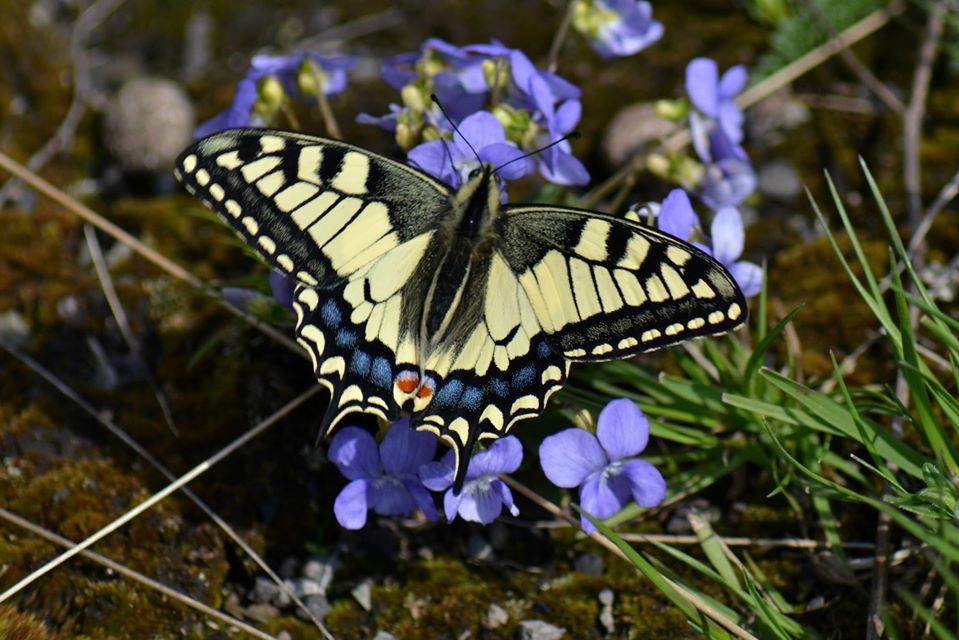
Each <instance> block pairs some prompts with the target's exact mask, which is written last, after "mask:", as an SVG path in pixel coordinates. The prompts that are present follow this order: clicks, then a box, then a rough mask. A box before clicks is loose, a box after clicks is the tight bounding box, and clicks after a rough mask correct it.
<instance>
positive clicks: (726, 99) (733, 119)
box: [686, 58, 746, 143]
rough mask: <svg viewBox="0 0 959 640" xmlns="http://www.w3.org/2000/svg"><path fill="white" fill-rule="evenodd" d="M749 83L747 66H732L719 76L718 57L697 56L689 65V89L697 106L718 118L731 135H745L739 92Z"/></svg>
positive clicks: (735, 138)
mask: <svg viewBox="0 0 959 640" xmlns="http://www.w3.org/2000/svg"><path fill="white" fill-rule="evenodd" d="M744 86H746V68H745V67H744V66H742V65H736V66H735V67H730V68H729V69H727V70H726V72H725V73H724V74H723V75H722V78H720V77H719V67H718V66H717V65H716V61H715V60H710V59H709V58H695V59H693V60H692V61H690V63H689V64H688V65H687V66H686V93H688V94H689V98H690V100H692V101H693V104H694V105H696V108H697V109H699V110H700V111H702V112H703V113H704V114H706V115H707V116H709V117H710V118H713V119H714V120H716V121H718V122H719V126H721V127H722V128H723V131H725V133H726V135H727V136H728V137H729V139H730V140H731V141H733V142H735V143H738V142H741V141H742V139H743V112H742V109H740V108H739V105H737V104H736V96H737V95H738V94H739V92H740V91H742V90H743V87H744Z"/></svg>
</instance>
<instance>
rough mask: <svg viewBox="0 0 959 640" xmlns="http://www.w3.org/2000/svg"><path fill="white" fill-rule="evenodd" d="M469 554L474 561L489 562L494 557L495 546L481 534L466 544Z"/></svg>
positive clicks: (471, 538) (472, 537)
mask: <svg viewBox="0 0 959 640" xmlns="http://www.w3.org/2000/svg"><path fill="white" fill-rule="evenodd" d="M466 546H467V553H468V554H469V557H470V558H471V559H473V560H488V559H490V558H491V557H492V555H493V545H491V544H490V543H489V541H488V540H486V538H484V537H483V536H481V535H479V534H475V533H474V534H473V535H471V536H470V537H469V540H468V541H467V543H466Z"/></svg>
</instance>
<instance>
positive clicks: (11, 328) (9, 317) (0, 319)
mask: <svg viewBox="0 0 959 640" xmlns="http://www.w3.org/2000/svg"><path fill="white" fill-rule="evenodd" d="M117 244H119V243H117ZM0 337H2V338H3V339H4V340H6V341H7V342H10V343H12V344H13V345H15V346H22V345H24V344H26V343H27V341H28V340H29V339H30V328H29V327H28V326H27V322H26V320H24V318H23V314H21V313H20V312H19V311H17V310H16V309H10V310H9V311H4V312H3V313H0Z"/></svg>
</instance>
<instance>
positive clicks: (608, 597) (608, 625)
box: [599, 588, 616, 635]
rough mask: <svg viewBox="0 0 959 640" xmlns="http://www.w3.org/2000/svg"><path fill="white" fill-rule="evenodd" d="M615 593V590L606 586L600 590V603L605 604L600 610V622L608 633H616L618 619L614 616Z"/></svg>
mask: <svg viewBox="0 0 959 640" xmlns="http://www.w3.org/2000/svg"><path fill="white" fill-rule="evenodd" d="M614 598H615V594H613V590H612V589H609V588H606V589H603V590H602V591H600V592H599V603H600V604H601V605H603V608H602V610H601V611H600V612H599V623H600V624H601V625H603V628H604V629H606V633H607V634H609V635H613V634H614V633H616V619H615V618H614V617H613V600H614Z"/></svg>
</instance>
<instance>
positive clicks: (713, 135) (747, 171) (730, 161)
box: [689, 113, 757, 210]
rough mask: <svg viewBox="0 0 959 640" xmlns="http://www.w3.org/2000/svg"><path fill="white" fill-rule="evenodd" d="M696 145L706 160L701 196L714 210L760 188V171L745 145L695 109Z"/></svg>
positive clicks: (693, 129)
mask: <svg viewBox="0 0 959 640" xmlns="http://www.w3.org/2000/svg"><path fill="white" fill-rule="evenodd" d="M689 128H690V133H691V134H692V140H693V147H694V148H695V149H696V154H697V155H698V156H699V157H700V159H701V160H702V161H703V175H702V177H701V178H700V183H699V197H700V199H701V200H702V201H703V202H704V203H706V205H707V206H708V207H709V208H710V209H713V210H718V209H720V208H721V207H725V206H733V207H735V206H738V205H739V204H742V202H743V201H744V200H745V199H746V198H748V197H749V196H750V195H752V194H753V192H754V191H755V190H756V182H757V181H756V173H755V171H753V168H752V165H751V164H750V162H749V157H748V156H747V155H746V152H745V151H744V150H743V148H742V147H741V146H740V145H739V144H738V143H736V142H733V141H732V140H731V139H730V138H729V137H728V136H727V135H726V131H725V129H723V128H722V127H720V126H717V125H716V123H715V122H710V121H707V120H704V119H703V118H702V117H701V116H699V115H698V114H696V113H693V114H692V115H691V116H690V121H689Z"/></svg>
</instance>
